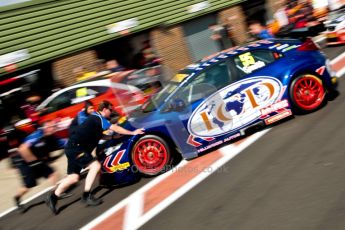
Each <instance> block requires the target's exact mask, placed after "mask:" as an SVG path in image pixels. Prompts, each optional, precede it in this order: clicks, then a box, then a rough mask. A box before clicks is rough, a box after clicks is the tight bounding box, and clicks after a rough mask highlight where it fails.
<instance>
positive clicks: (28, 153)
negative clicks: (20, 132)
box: [14, 121, 66, 210]
mask: <svg viewBox="0 0 345 230" xmlns="http://www.w3.org/2000/svg"><path fill="white" fill-rule="evenodd" d="M55 127H56V124H55V121H46V122H44V123H43V125H42V127H40V128H38V129H37V131H35V132H33V133H32V134H30V135H29V136H27V137H26V138H25V139H24V141H23V143H22V144H21V145H20V146H19V147H18V155H19V156H18V157H17V159H16V162H15V165H16V166H17V168H18V169H19V172H20V174H21V176H22V179H23V185H22V187H20V188H19V189H18V191H17V193H16V195H15V196H14V200H15V203H16V205H17V207H18V208H19V209H21V210H22V208H23V205H22V204H21V203H20V200H21V197H22V196H23V195H24V194H26V193H27V192H28V191H29V190H30V188H32V187H35V186H36V185H37V182H36V180H37V179H38V178H40V177H45V178H48V179H49V180H50V182H51V184H52V185H55V184H56V182H57V180H58V174H57V173H56V172H55V171H54V169H53V168H52V167H50V166H49V164H48V161H49V154H50V152H52V151H55V150H57V149H61V148H63V146H64V145H65V143H66V141H65V140H63V139H59V138H57V137H55V136H54V133H55V131H56V128H55Z"/></svg>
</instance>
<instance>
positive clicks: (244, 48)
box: [237, 47, 249, 51]
mask: <svg viewBox="0 0 345 230" xmlns="http://www.w3.org/2000/svg"><path fill="white" fill-rule="evenodd" d="M237 50H239V51H246V50H249V49H248V48H247V47H240V48H238V49H237Z"/></svg>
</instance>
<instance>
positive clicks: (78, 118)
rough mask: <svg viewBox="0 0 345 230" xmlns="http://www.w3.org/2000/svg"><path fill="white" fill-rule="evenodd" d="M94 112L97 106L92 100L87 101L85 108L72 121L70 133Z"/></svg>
mask: <svg viewBox="0 0 345 230" xmlns="http://www.w3.org/2000/svg"><path fill="white" fill-rule="evenodd" d="M93 112H95V108H94V106H93V103H92V102H91V101H85V106H84V108H83V109H82V110H81V111H80V112H79V113H78V114H77V116H76V117H75V118H74V119H73V121H72V122H71V125H70V126H69V130H68V131H69V133H71V132H73V130H74V129H75V128H76V127H77V126H79V125H81V124H82V123H83V122H84V121H85V120H86V119H87V118H88V117H89V116H90V115H91V114H92V113H93Z"/></svg>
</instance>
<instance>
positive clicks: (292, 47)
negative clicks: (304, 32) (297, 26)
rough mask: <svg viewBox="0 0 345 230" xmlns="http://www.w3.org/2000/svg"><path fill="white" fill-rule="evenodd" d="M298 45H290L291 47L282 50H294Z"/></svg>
mask: <svg viewBox="0 0 345 230" xmlns="http://www.w3.org/2000/svg"><path fill="white" fill-rule="evenodd" d="M297 47H298V46H297V45H293V46H289V47H287V48H285V49H283V50H282V52H286V51H289V50H292V49H296V48H297Z"/></svg>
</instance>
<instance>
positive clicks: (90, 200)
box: [81, 192, 103, 206]
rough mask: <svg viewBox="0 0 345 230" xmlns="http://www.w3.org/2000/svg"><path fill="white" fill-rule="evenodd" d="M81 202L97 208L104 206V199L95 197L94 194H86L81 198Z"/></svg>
mask: <svg viewBox="0 0 345 230" xmlns="http://www.w3.org/2000/svg"><path fill="white" fill-rule="evenodd" d="M81 202H83V203H85V204H87V205H89V206H97V205H100V204H102V202H103V201H102V199H99V198H96V197H94V196H93V194H92V193H88V192H84V194H83V196H82V197H81Z"/></svg>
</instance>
